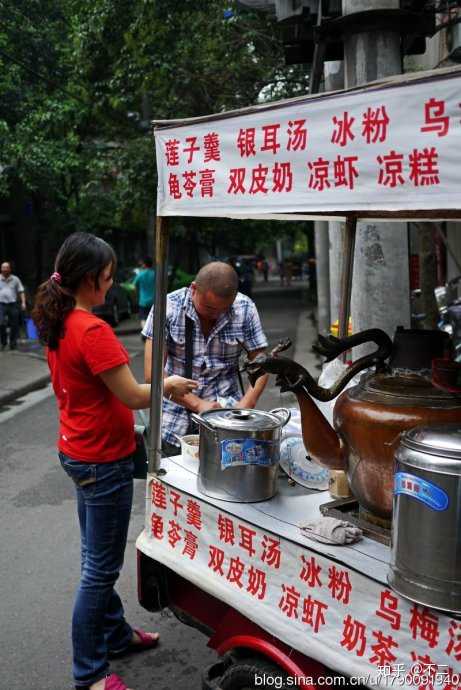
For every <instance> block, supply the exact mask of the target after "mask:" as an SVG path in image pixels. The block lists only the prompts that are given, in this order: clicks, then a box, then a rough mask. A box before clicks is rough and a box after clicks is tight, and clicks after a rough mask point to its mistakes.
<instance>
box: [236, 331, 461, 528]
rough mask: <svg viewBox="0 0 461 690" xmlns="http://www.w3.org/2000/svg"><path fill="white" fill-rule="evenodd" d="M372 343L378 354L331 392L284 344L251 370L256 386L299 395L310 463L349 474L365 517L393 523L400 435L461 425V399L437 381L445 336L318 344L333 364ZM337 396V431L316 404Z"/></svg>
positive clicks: (368, 336)
mask: <svg viewBox="0 0 461 690" xmlns="http://www.w3.org/2000/svg"><path fill="white" fill-rule="evenodd" d="M366 342H375V343H376V345H377V349H376V350H375V351H374V352H372V353H371V354H369V355H366V356H364V357H361V358H360V359H359V360H357V361H356V362H354V363H353V364H352V366H351V367H349V368H348V369H347V371H346V373H345V374H344V375H343V376H342V377H341V378H340V380H339V381H338V382H337V383H336V384H335V385H334V386H333V387H332V388H330V389H325V388H321V387H320V386H318V385H317V383H316V381H315V380H314V379H313V378H312V377H311V376H310V374H309V372H307V371H306V369H304V367H302V366H300V365H299V364H297V363H296V362H293V361H292V360H290V359H288V358H286V357H283V356H281V355H280V352H281V351H283V349H285V345H282V344H281V345H280V346H279V347H278V348H276V349H275V350H274V351H273V352H272V353H271V354H270V355H260V356H259V357H257V358H256V359H255V360H253V361H252V362H247V363H246V365H245V366H246V369H247V371H248V373H249V375H250V379H252V380H255V378H257V377H258V376H259V375H261V373H263V372H268V373H274V374H276V375H277V377H278V378H277V381H278V383H279V385H280V386H281V388H282V390H291V391H293V392H294V393H295V395H296V397H297V400H298V404H299V407H300V410H301V421H302V430H303V439H304V444H305V446H306V449H307V451H308V452H309V454H310V456H311V458H312V459H313V460H314V461H316V462H318V463H319V464H320V465H323V466H325V467H328V468H330V469H342V470H345V471H346V472H347V476H348V480H349V484H350V487H351V489H352V492H353V494H354V495H355V496H356V498H357V499H358V501H359V504H360V508H361V511H362V512H365V513H370V514H371V516H375V517H377V518H381V519H383V520H385V521H389V519H390V517H391V514H392V496H393V464H394V454H395V451H396V448H397V446H398V443H399V439H400V434H401V433H402V432H403V431H405V430H407V429H411V428H412V427H415V426H427V425H432V424H438V425H440V424H447V423H451V422H461V396H460V395H456V394H453V393H449V392H446V391H444V390H440V389H439V388H436V387H435V386H434V385H433V384H432V381H431V364H432V360H433V359H438V358H443V357H446V356H447V355H448V350H449V338H448V336H447V334H446V333H442V332H440V331H422V330H421V331H419V330H417V331H414V330H404V329H403V328H399V329H398V330H397V332H396V335H395V338H394V342H392V341H391V340H390V338H389V337H388V336H387V335H386V334H385V333H384V332H383V331H380V330H378V329H371V330H369V331H363V333H358V334H356V335H353V336H351V337H349V338H343V339H342V340H338V339H337V338H333V337H331V336H330V337H329V338H321V337H320V345H321V346H320V348H319V349H320V351H321V354H324V355H325V356H326V357H327V361H330V360H332V359H334V358H335V357H337V356H338V355H340V354H341V353H342V352H344V351H346V350H348V349H350V348H351V347H354V346H355V345H359V344H363V343H366ZM364 369H368V371H367V372H365V373H364V375H363V376H362V378H361V380H360V382H359V384H357V385H355V386H352V387H350V388H347V389H346V390H343V389H344V387H345V385H346V384H347V383H348V382H349V381H350V380H351V379H352V378H353V377H354V376H356V375H357V373H358V372H360V371H363V370H364ZM341 391H343V392H341ZM340 393H341V395H339V394H340ZM338 395H339V397H338V398H337V401H336V404H335V407H334V416H333V425H334V428H333V427H332V426H331V425H330V424H329V423H328V422H327V421H326V419H325V418H324V417H323V415H322V413H321V412H320V410H319V409H318V407H317V405H316V404H315V402H314V401H313V400H312V397H314V398H316V399H317V400H322V401H327V400H332V399H334V398H336V396H338ZM311 396H312V397H311ZM365 517H367V515H365Z"/></svg>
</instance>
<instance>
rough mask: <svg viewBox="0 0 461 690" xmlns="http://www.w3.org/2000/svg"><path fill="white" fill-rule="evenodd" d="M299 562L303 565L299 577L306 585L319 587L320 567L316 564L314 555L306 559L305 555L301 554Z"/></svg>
mask: <svg viewBox="0 0 461 690" xmlns="http://www.w3.org/2000/svg"><path fill="white" fill-rule="evenodd" d="M301 562H302V564H303V566H302V568H301V572H300V573H299V577H300V579H301V580H302V581H303V582H306V583H307V585H308V587H321V586H322V583H321V581H320V573H321V572H322V568H321V566H320V565H318V563H317V561H316V560H315V557H314V556H311V557H310V558H309V560H308V559H307V558H306V557H305V556H301Z"/></svg>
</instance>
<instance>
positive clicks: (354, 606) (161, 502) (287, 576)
mask: <svg viewBox="0 0 461 690" xmlns="http://www.w3.org/2000/svg"><path fill="white" fill-rule="evenodd" d="M164 468H165V469H166V470H167V472H166V474H165V475H162V476H155V475H150V476H149V477H148V481H147V498H146V500H147V510H146V526H145V530H144V531H143V533H142V534H141V535H140V536H139V538H138V541H137V546H138V548H139V549H140V550H141V551H142V552H143V553H144V554H146V555H147V556H149V557H150V558H153V559H154V560H156V561H158V562H160V563H163V564H164V565H165V566H167V567H168V568H170V569H172V570H173V571H175V572H177V573H178V574H179V575H181V576H182V577H184V578H186V579H187V580H189V581H190V582H192V583H193V584H195V585H197V586H199V587H200V588H202V589H203V590H204V591H206V592H208V593H209V594H212V595H213V596H214V597H216V598H218V599H220V600H222V601H224V602H225V603H227V604H228V605H229V606H232V607H234V608H235V609H237V610H239V611H240V612H241V613H242V614H244V615H245V616H247V617H248V618H249V619H250V620H252V621H253V622H255V623H257V624H258V625H259V626H261V627H262V628H264V629H265V630H266V631H268V632H269V633H271V634H273V635H274V636H276V637H277V638H279V639H281V640H283V641H284V642H285V643H286V644H288V645H291V646H292V647H293V648H294V649H296V650H298V651H300V652H302V653H303V654H306V655H308V656H310V657H312V658H314V659H317V660H318V661H321V662H322V663H325V664H326V665H327V666H328V667H331V668H332V669H335V670H337V671H340V672H342V673H346V674H348V675H350V676H353V677H360V678H361V679H362V682H363V685H365V686H368V687H376V685H377V684H378V683H379V685H381V686H383V687H386V686H388V687H392V685H399V683H400V684H401V683H402V682H403V681H405V683H404V686H405V687H412V685H414V687H421V688H423V687H428V688H445V689H446V690H449V689H451V688H454V687H456V686H455V685H453V684H452V683H451V681H450V680H449V678H450V674H456V673H461V622H460V621H459V620H455V619H454V618H452V617H451V615H450V614H449V613H447V614H444V613H442V612H439V611H434V610H431V609H427V608H425V607H423V606H418V605H417V604H414V603H412V602H410V601H408V600H405V599H403V598H402V597H399V596H398V595H397V594H395V593H394V592H392V590H391V589H390V588H389V586H388V585H387V572H388V564H389V558H390V550H389V547H388V546H386V545H385V544H382V543H379V542H377V541H374V540H372V539H369V538H367V537H364V538H363V540H362V541H360V542H358V543H356V544H353V545H348V546H331V545H327V544H321V543H318V542H314V541H311V540H309V539H307V538H306V537H305V536H304V535H303V534H302V532H301V531H300V529H299V525H300V524H302V523H306V522H309V521H311V520H315V519H318V518H320V517H321V513H320V505H322V504H324V503H326V502H328V501H329V500H330V498H329V494H328V492H316V491H310V490H308V489H304V488H303V487H300V486H289V485H288V483H287V482H286V480H284V479H281V480H280V481H279V491H278V493H277V495H276V496H275V497H274V498H272V499H271V500H270V501H265V502H261V503H252V504H244V503H233V502H227V501H220V500H217V499H213V498H209V497H207V496H203V495H202V494H200V493H199V491H198V489H197V469H198V468H197V464H196V462H195V461H193V460H190V459H186V458H182V457H181V456H178V457H176V458H170V459H168V460H165V461H164ZM421 538H424V535H421ZM391 668H393V669H394V670H393V671H391ZM411 674H413V675H411ZM421 679H423V680H424V683H425V684H422V683H421ZM426 680H428V682H427V683H426ZM411 681H414V682H411Z"/></svg>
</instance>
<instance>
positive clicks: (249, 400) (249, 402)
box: [235, 391, 256, 410]
mask: <svg viewBox="0 0 461 690" xmlns="http://www.w3.org/2000/svg"><path fill="white" fill-rule="evenodd" d="M251 393H252V395H251V397H250V396H248V395H247V394H245V395H244V396H243V398H241V399H240V400H239V401H238V403H237V404H236V406H235V407H238V408H239V409H241V410H252V409H253V408H254V407H256V400H254V395H253V391H251Z"/></svg>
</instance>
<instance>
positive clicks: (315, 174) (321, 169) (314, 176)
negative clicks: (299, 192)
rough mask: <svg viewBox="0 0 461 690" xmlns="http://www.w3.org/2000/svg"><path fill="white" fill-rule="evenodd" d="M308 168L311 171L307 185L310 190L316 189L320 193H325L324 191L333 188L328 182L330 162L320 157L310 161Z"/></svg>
mask: <svg viewBox="0 0 461 690" xmlns="http://www.w3.org/2000/svg"><path fill="white" fill-rule="evenodd" d="M307 167H308V168H309V170H310V171H311V174H310V176H309V181H308V183H307V186H308V187H309V189H316V190H317V191H318V192H323V190H324V189H326V188H327V187H330V186H331V185H330V182H329V180H328V175H329V167H330V161H327V160H325V159H324V158H322V156H319V158H317V160H315V161H309V162H308V164H307Z"/></svg>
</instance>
